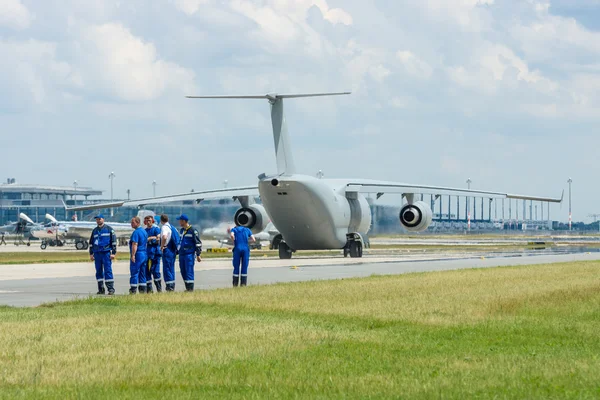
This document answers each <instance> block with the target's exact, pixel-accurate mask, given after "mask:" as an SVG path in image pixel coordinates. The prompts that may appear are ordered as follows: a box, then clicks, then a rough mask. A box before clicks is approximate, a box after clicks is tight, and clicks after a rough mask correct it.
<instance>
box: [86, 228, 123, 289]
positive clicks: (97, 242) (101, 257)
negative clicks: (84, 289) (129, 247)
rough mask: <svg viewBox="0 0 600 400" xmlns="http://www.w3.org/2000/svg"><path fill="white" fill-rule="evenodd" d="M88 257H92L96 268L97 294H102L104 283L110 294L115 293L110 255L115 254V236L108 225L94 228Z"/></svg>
mask: <svg viewBox="0 0 600 400" xmlns="http://www.w3.org/2000/svg"><path fill="white" fill-rule="evenodd" d="M89 243H90V255H94V266H95V267H96V281H97V282H98V293H100V294H103V293H104V283H106V287H107V288H108V292H109V293H110V294H112V293H114V292H115V289H114V282H115V278H114V276H113V272H112V260H111V259H110V255H111V254H117V235H115V231H114V230H113V229H112V228H111V227H110V226H108V225H106V224H104V225H102V227H98V226H97V227H95V228H94V229H93V230H92V235H91V236H90V242H89Z"/></svg>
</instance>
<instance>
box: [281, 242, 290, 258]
mask: <svg viewBox="0 0 600 400" xmlns="http://www.w3.org/2000/svg"><path fill="white" fill-rule="evenodd" d="M291 258H292V249H290V246H288V245H287V243H285V242H280V243H279V259H280V260H289V259H291Z"/></svg>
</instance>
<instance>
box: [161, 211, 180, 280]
mask: <svg viewBox="0 0 600 400" xmlns="http://www.w3.org/2000/svg"><path fill="white" fill-rule="evenodd" d="M160 223H161V224H162V227H161V228H160V249H161V251H162V259H163V276H164V278H165V290H166V291H167V292H172V291H174V290H175V257H177V247H179V232H177V229H176V228H175V227H173V226H171V224H170V223H169V216H168V215H166V214H162V215H161V216H160Z"/></svg>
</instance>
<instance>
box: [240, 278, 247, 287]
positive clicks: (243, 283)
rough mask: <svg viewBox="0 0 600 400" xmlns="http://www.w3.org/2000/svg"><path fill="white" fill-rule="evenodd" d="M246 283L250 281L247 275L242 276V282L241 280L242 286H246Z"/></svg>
mask: <svg viewBox="0 0 600 400" xmlns="http://www.w3.org/2000/svg"><path fill="white" fill-rule="evenodd" d="M246 283H248V277H247V276H242V279H241V282H240V286H246Z"/></svg>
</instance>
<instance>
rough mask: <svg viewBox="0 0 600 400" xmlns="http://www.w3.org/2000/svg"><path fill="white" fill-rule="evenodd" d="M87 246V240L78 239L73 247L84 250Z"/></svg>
mask: <svg viewBox="0 0 600 400" xmlns="http://www.w3.org/2000/svg"><path fill="white" fill-rule="evenodd" d="M88 247H89V244H88V242H87V240H78V241H77V242H75V248H76V249H77V250H86V249H87V248H88Z"/></svg>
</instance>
